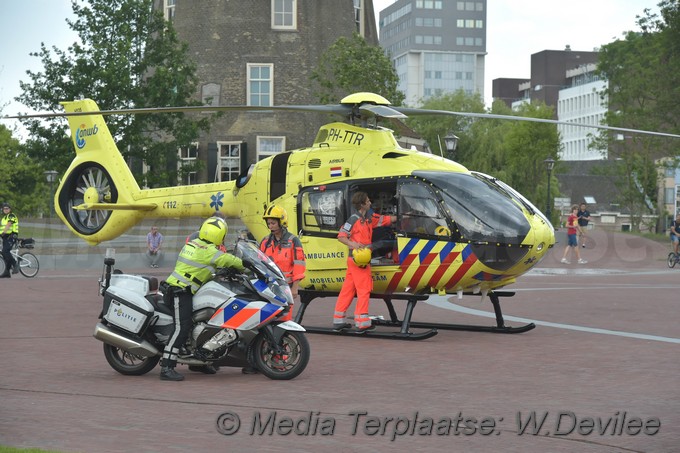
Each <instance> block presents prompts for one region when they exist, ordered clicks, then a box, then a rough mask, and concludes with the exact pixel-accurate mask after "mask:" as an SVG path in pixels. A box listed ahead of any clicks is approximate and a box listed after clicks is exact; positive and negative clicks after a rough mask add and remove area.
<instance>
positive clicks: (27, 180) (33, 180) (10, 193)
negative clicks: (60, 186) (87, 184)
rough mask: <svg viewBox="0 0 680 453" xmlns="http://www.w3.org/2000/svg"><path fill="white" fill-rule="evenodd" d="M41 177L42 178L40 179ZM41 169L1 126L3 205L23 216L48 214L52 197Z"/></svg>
mask: <svg viewBox="0 0 680 453" xmlns="http://www.w3.org/2000/svg"><path fill="white" fill-rule="evenodd" d="M38 175H39V176H38ZM43 179H44V177H43V173H42V169H41V168H40V166H39V165H38V164H36V163H35V162H33V161H32V160H31V159H30V158H29V157H28V156H27V155H26V154H25V153H24V152H23V148H22V146H21V145H20V144H19V141H18V140H17V139H15V138H13V137H12V133H11V131H10V130H9V129H8V128H7V127H5V126H4V125H2V124H0V202H2V203H4V202H7V203H9V204H10V205H12V210H13V211H15V212H16V213H17V214H20V215H28V214H31V215H35V214H38V213H41V212H46V211H47V209H48V207H49V203H50V197H49V196H46V195H45V194H48V193H49V190H48V189H47V188H46V184H47V183H45V182H43Z"/></svg>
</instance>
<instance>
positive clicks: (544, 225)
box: [531, 216, 555, 267]
mask: <svg viewBox="0 0 680 453" xmlns="http://www.w3.org/2000/svg"><path fill="white" fill-rule="evenodd" d="M531 230H532V233H533V247H532V255H533V256H534V257H535V258H537V259H536V260H535V263H532V264H531V267H533V266H534V265H535V264H536V263H538V261H540V260H541V259H542V258H543V257H544V256H545V255H546V254H547V253H548V251H549V250H550V248H551V247H552V246H554V245H555V229H554V228H553V226H552V225H551V224H550V223H549V222H547V221H545V219H543V218H541V217H540V216H534V219H533V221H532V228H531Z"/></svg>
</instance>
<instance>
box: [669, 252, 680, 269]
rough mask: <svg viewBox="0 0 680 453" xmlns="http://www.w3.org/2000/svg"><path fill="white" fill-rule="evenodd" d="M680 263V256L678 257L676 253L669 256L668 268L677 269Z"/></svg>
mask: <svg viewBox="0 0 680 453" xmlns="http://www.w3.org/2000/svg"><path fill="white" fill-rule="evenodd" d="M678 263H680V254H678V255H676V254H675V252H671V253H669V254H668V267H670V268H672V267H675V265H676V264H678Z"/></svg>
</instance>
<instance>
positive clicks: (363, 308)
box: [333, 192, 397, 332]
mask: <svg viewBox="0 0 680 453" xmlns="http://www.w3.org/2000/svg"><path fill="white" fill-rule="evenodd" d="M352 206H353V207H354V209H355V210H356V211H357V212H356V213H355V214H352V216H350V218H349V219H348V220H347V222H345V224H344V225H343V226H342V228H340V232H339V233H338V240H339V241H340V242H342V243H343V244H345V245H346V246H347V247H349V250H350V253H349V255H348V256H347V274H346V275H345V282H344V283H343V284H342V289H341V290H340V294H339V295H338V300H337V302H336V303H335V313H333V330H335V331H341V330H344V329H349V328H350V327H352V325H351V324H349V323H346V322H345V313H346V312H347V309H348V308H349V306H350V304H351V303H352V299H354V295H355V294H356V296H357V305H356V307H355V309H354V324H355V326H356V328H357V330H359V331H361V332H366V331H370V330H374V329H375V326H373V325H372V324H371V319H370V318H369V317H368V302H369V299H370V295H371V291H372V290H373V279H372V278H371V266H370V260H369V261H368V263H360V264H361V265H358V264H357V263H356V262H355V261H354V258H353V257H352V254H353V252H354V250H360V249H364V248H369V249H370V247H371V237H372V235H373V228H375V227H379V226H389V225H392V223H394V222H396V221H397V220H396V217H395V216H382V215H379V214H376V213H374V212H373V210H372V209H371V200H369V198H368V195H367V194H366V192H356V193H355V194H354V195H353V196H352Z"/></svg>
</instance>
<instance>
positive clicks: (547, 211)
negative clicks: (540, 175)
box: [543, 157, 555, 222]
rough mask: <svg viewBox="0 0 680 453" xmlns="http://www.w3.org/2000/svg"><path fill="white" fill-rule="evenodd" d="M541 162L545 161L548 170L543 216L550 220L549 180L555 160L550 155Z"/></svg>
mask: <svg viewBox="0 0 680 453" xmlns="http://www.w3.org/2000/svg"><path fill="white" fill-rule="evenodd" d="M543 162H544V163H545V169H546V170H548V199H547V200H546V203H545V216H546V217H547V218H548V220H550V221H551V222H552V220H551V218H550V180H551V179H552V171H553V168H554V167H555V160H554V159H553V158H552V157H548V158H547V159H546V160H544V161H543Z"/></svg>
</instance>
